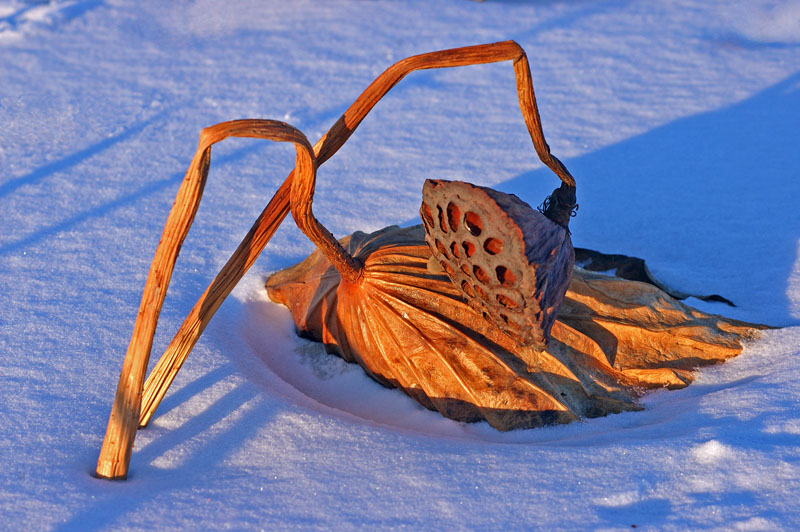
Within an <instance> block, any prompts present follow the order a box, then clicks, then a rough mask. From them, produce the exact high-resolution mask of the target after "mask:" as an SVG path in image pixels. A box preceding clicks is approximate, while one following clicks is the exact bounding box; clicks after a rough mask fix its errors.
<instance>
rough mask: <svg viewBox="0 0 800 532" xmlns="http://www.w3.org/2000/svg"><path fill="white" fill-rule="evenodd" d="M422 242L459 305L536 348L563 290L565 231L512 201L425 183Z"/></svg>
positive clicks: (465, 186) (569, 262)
mask: <svg viewBox="0 0 800 532" xmlns="http://www.w3.org/2000/svg"><path fill="white" fill-rule="evenodd" d="M420 215H421V217H422V221H423V226H424V227H425V233H426V234H425V240H426V242H427V244H428V246H429V247H430V249H431V251H432V253H433V255H434V257H435V258H436V260H437V261H438V263H439V264H440V265H441V267H442V270H444V272H445V273H446V274H447V276H448V277H449V278H450V280H451V281H452V282H453V284H454V285H455V286H456V287H457V288H458V289H459V290H460V291H461V293H462V294H463V296H464V299H465V300H466V301H467V302H468V303H469V304H470V306H472V307H473V308H474V309H476V310H477V311H478V313H479V314H481V315H483V317H484V318H485V319H487V320H489V321H490V322H492V323H493V324H494V325H496V326H497V327H499V328H500V329H501V330H502V331H504V332H505V333H506V334H507V335H509V336H510V337H511V338H513V339H514V340H515V341H517V342H519V343H521V344H522V345H529V346H532V347H534V348H536V349H544V348H545V347H546V346H547V341H548V339H549V337H550V329H551V328H552V326H553V322H554V321H555V318H556V315H557V314H558V308H559V306H560V305H561V301H562V300H563V299H564V294H565V293H566V291H567V287H568V286H569V282H570V277H571V274H572V267H573V265H574V263H575V252H574V251H573V249H572V241H571V239H570V236H569V231H568V230H567V229H566V228H565V227H563V226H561V225H559V224H557V223H555V222H553V221H552V220H550V219H549V218H547V217H546V216H545V215H543V214H542V213H540V212H538V211H537V210H535V209H533V208H531V206H530V205H528V204H527V203H525V202H524V201H522V200H520V199H519V198H518V197H516V196H514V195H511V194H505V193H503V192H498V191H496V190H492V189H490V188H485V187H479V186H475V185H472V184H470V183H465V182H463V181H445V180H430V179H429V180H427V181H426V182H425V185H424V187H423V189H422V206H421V207H420Z"/></svg>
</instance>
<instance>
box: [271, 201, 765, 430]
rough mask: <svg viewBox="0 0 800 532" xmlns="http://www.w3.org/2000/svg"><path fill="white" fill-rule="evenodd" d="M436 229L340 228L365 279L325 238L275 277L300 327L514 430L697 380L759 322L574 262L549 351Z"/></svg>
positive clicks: (389, 376)
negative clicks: (437, 254) (460, 277)
mask: <svg viewBox="0 0 800 532" xmlns="http://www.w3.org/2000/svg"><path fill="white" fill-rule="evenodd" d="M445 213H446V211H445ZM448 227H450V226H448ZM425 237H426V234H425V231H424V230H423V228H422V226H415V227H411V228H404V229H401V228H397V227H390V228H386V229H383V230H381V231H378V232H375V233H372V234H369V235H367V234H364V233H360V232H358V233H355V234H353V235H352V236H350V237H347V238H345V239H342V240H341V242H342V245H343V246H344V247H345V249H346V250H347V251H348V252H349V253H351V254H352V255H353V256H354V257H355V258H357V259H358V260H359V261H362V262H363V264H364V269H363V275H362V278H361V279H360V280H359V281H358V282H356V283H351V282H349V281H347V280H342V278H341V276H340V275H339V273H338V272H337V271H336V270H335V269H334V268H333V267H332V266H331V264H330V262H328V260H327V259H326V258H325V257H324V256H323V255H322V254H321V253H320V252H319V251H315V252H314V253H312V255H311V256H309V257H308V258H307V259H306V260H305V261H303V262H301V263H300V264H297V265H295V266H293V267H291V268H288V269H286V270H283V271H281V272H278V273H276V274H274V275H273V276H272V277H270V278H269V280H268V281H267V285H266V288H267V291H268V293H269V296H270V298H271V299H272V300H273V301H276V302H279V303H283V304H285V305H287V306H288V307H289V310H290V311H291V314H292V317H293V319H294V322H295V325H296V327H297V329H298V331H299V332H300V334H302V335H303V336H305V337H308V338H312V339H315V340H318V341H321V342H323V343H324V344H325V347H326V349H327V350H328V351H329V352H332V353H335V354H337V355H339V356H341V357H342V358H344V359H345V360H348V361H350V362H355V363H358V364H359V365H360V366H361V367H362V368H363V369H364V370H365V372H366V373H367V374H368V375H370V376H371V377H372V378H374V379H375V380H377V381H378V382H381V383H382V384H384V385H386V386H389V387H397V388H400V389H401V390H403V391H404V392H405V393H407V394H408V395H409V396H411V397H412V398H414V399H415V400H417V401H418V402H419V403H420V404H422V405H423V406H425V407H426V408H429V409H432V410H437V411H439V412H440V413H442V414H443V415H444V416H446V417H448V418H451V419H455V420H459V421H478V420H486V421H488V423H489V424H490V425H491V426H493V427H495V428H497V429H499V430H510V429H516V428H528V427H536V426H541V425H544V424H552V423H565V422H569V421H572V420H575V419H578V418H581V417H596V416H602V415H606V414H610V413H616V412H622V411H626V410H637V409H639V406H638V405H637V399H638V398H639V397H640V396H641V394H642V393H643V390H645V389H649V388H661V387H669V388H680V387H683V386H686V385H687V384H688V383H689V382H691V379H692V371H693V370H694V369H695V368H696V367H697V366H701V365H705V364H712V363H716V362H719V361H722V360H725V359H727V358H730V357H732V356H735V355H736V354H738V353H739V352H740V351H741V349H742V341H743V340H744V339H746V338H747V337H749V336H751V335H752V334H754V333H755V330H756V329H757V328H758V326H756V325H752V324H747V323H742V322H737V321H734V320H727V319H725V318H721V317H719V316H712V315H708V314H704V313H702V312H699V311H697V310H695V309H692V308H691V307H688V306H686V305H684V304H682V303H680V302H679V301H676V300H674V299H673V298H671V297H670V296H669V295H667V294H665V293H664V292H663V291H661V290H659V289H658V288H656V287H654V286H650V285H646V284H644V283H639V282H635V281H627V280H623V279H617V278H613V277H607V276H602V275H598V274H593V273H590V272H586V271H584V270H582V269H580V268H575V269H574V271H573V275H572V280H571V283H570V287H569V290H568V291H567V293H566V296H565V299H564V303H563V304H562V306H561V310H560V312H559V315H558V317H557V319H556V320H555V322H554V324H553V326H552V330H551V335H552V338H551V341H550V344H549V346H548V348H547V349H546V350H544V351H537V350H536V349H535V348H533V347H532V346H526V345H523V344H521V343H520V342H518V341H516V340H515V339H513V338H512V337H511V336H510V335H508V334H506V333H505V332H503V331H502V330H501V329H499V328H498V327H497V326H495V325H494V324H493V323H491V322H490V321H487V320H486V319H484V318H483V316H482V314H481V313H479V312H478V311H477V310H476V309H475V308H474V307H473V306H471V305H469V304H468V303H466V302H465V300H464V299H463V297H462V294H461V291H460V290H459V289H457V288H456V287H455V286H454V285H453V284H452V283H451V281H450V279H449V277H448V276H447V275H445V274H443V273H436V272H432V271H431V270H430V269H429V268H428V261H429V260H430V259H431V257H432V254H431V251H430V248H429V247H428V245H427V244H426V243H425Z"/></svg>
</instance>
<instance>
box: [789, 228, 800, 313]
mask: <svg viewBox="0 0 800 532" xmlns="http://www.w3.org/2000/svg"><path fill="white" fill-rule="evenodd" d="M787 285H788V286H787V287H786V297H787V298H788V299H789V312H790V313H791V315H792V317H793V318H800V240H798V241H797V260H795V261H794V266H793V267H792V273H790V274H789V281H788V283H787Z"/></svg>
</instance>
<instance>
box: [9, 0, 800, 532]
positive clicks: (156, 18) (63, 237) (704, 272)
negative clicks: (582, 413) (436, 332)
mask: <svg viewBox="0 0 800 532" xmlns="http://www.w3.org/2000/svg"><path fill="white" fill-rule="evenodd" d="M506 39H515V40H517V41H518V42H519V43H520V44H521V45H522V46H523V47H524V48H525V49H526V50H527V51H528V55H529V57H530V58H531V65H532V70H533V76H534V82H535V85H536V89H537V96H538V99H539V104H540V107H541V112H542V118H543V123H544V128H545V133H546V135H547V138H548V141H549V143H550V145H551V147H552V149H553V152H554V153H555V154H556V155H557V156H559V157H560V158H561V159H562V160H564V161H565V163H566V164H567V165H568V167H569V168H570V170H571V171H572V173H573V174H574V175H575V176H576V177H577V179H578V184H579V188H578V193H579V201H580V203H581V209H580V212H579V215H578V217H577V218H576V219H575V220H574V222H573V225H572V229H573V233H574V238H575V243H576V245H579V246H585V247H591V248H595V249H600V250H603V251H607V252H615V253H627V254H631V255H637V256H641V257H644V258H646V259H647V260H648V262H649V264H650V265H651V267H652V269H653V270H654V271H655V273H656V274H657V275H658V276H660V277H661V278H662V279H664V280H665V281H667V282H668V283H669V284H671V285H673V286H675V287H676V288H679V289H681V290H685V291H688V292H696V293H719V294H722V295H724V296H726V297H728V298H729V299H731V300H733V301H734V302H735V303H737V305H738V306H737V307H736V308H735V309H731V308H729V307H726V306H721V305H714V304H700V306H702V308H703V309H705V310H710V311H712V312H719V313H725V314H727V315H730V316H733V317H736V318H739V319H745V320H750V321H756V322H763V323H768V324H771V325H777V326H782V327H784V328H782V329H779V330H774V331H770V332H769V333H768V334H767V335H766V336H765V337H764V338H763V339H761V340H759V341H756V342H753V343H752V344H751V345H749V346H748V347H747V348H746V350H745V352H744V353H743V354H742V355H741V356H740V357H738V358H737V359H734V360H733V361H731V362H729V363H727V364H725V365H723V366H719V367H715V368H711V369H706V370H703V371H702V372H700V373H699V375H698V379H697V381H696V383H695V384H693V385H692V386H691V387H689V388H688V389H686V390H683V391H678V392H660V393H655V394H652V395H651V396H649V397H648V398H647V399H646V400H645V401H644V405H645V407H646V409H645V410H644V411H642V412H637V413H628V414H624V415H617V416H612V417H609V418H604V419H595V420H591V421H586V422H581V423H576V424H573V425H570V426H564V427H557V428H546V429H540V430H530V431H518V432H512V433H506V434H499V433H496V432H494V431H492V430H491V429H489V428H488V427H487V426H485V425H480V424H478V425H463V424H458V423H454V422H451V421H448V420H445V419H443V418H441V417H440V416H438V415H437V414H433V413H431V412H428V411H424V410H422V409H421V408H419V407H418V406H416V404H415V403H413V402H411V400H409V399H407V398H406V397H405V396H403V395H402V394H400V393H399V392H396V391H389V390H385V389H383V388H381V387H380V386H378V385H376V384H374V383H373V382H372V381H370V380H368V379H367V378H365V377H364V376H363V374H362V373H361V370H359V369H358V368H354V367H351V366H347V365H345V364H343V363H341V362H340V361H339V360H338V359H335V358H332V357H327V356H325V355H324V354H323V353H321V351H320V349H319V348H318V347H317V346H315V345H313V344H310V343H308V342H306V341H303V340H300V339H297V338H296V337H295V336H294V334H293V331H292V326H291V323H290V319H289V316H288V312H287V311H285V310H284V309H283V308H281V307H278V306H276V305H273V304H272V303H269V302H268V301H267V300H266V297H265V294H264V293H263V291H262V288H261V286H262V282H263V278H264V277H265V276H266V275H267V274H268V273H270V272H272V271H275V270H277V269H280V268H283V267H286V266H288V265H290V264H293V263H294V262H296V261H298V260H300V259H302V258H303V257H304V256H305V255H306V254H307V253H308V252H310V251H311V249H312V246H311V244H310V243H309V242H308V241H307V240H306V239H305V238H304V237H303V236H302V235H301V234H300V232H299V231H298V230H297V229H296V228H294V227H293V226H292V224H291V223H287V224H286V225H285V226H284V227H283V228H281V229H280V230H279V232H278V233H277V234H276V236H275V238H274V239H273V242H272V243H270V245H269V246H268V248H267V250H266V252H265V253H264V255H263V256H262V257H261V258H260V259H259V261H258V262H257V263H256V265H255V267H254V268H253V272H252V273H251V274H250V275H248V277H247V278H245V280H244V281H243V282H242V284H241V285H240V286H239V287H238V288H237V289H236V292H235V294H234V296H235V297H232V298H230V299H229V300H228V301H227V302H226V303H225V305H223V307H222V309H221V310H220V313H219V314H218V315H217V317H216V318H215V319H214V321H213V322H212V324H211V326H210V327H209V329H208V331H207V332H206V335H205V336H204V337H203V339H202V340H201V342H200V344H199V345H198V347H197V348H196V349H195V351H194V352H193V353H192V355H191V357H190V358H189V361H188V362H187V364H186V366H185V367H184V369H183V370H182V373H181V374H180V375H179V377H178V379H177V380H176V382H175V384H174V385H173V387H172V389H171V391H170V394H169V395H168V396H167V397H166V399H165V401H164V403H163V404H162V406H161V409H160V410H159V413H158V414H157V417H156V418H155V420H154V421H153V423H152V425H151V427H150V428H148V429H147V430H144V431H141V432H140V433H139V436H138V438H137V442H136V449H135V452H134V455H133V459H132V472H131V476H130V479H129V480H128V481H127V482H120V483H109V482H105V481H100V480H96V479H94V478H92V477H91V476H90V472H91V471H92V470H93V469H94V464H95V461H96V458H97V452H98V450H99V447H100V443H101V440H102V436H103V432H104V430H105V425H106V421H107V419H108V412H109V409H110V405H111V401H112V398H113V394H114V388H115V386H116V381H117V378H118V375H119V369H120V366H121V363H122V358H123V355H124V351H125V347H126V346H127V342H128V339H129V335H130V332H131V328H132V325H133V320H134V318H135V314H136V309H137V307H138V301H139V297H140V294H141V289H142V286H143V283H144V278H145V275H146V272H147V268H148V266H149V263H150V260H151V258H152V255H153V251H154V249H155V246H156V244H157V242H158V238H159V235H160V232H161V228H162V224H163V222H164V219H165V217H166V213H167V211H168V209H169V207H170V205H171V202H172V199H173V198H174V194H175V192H176V190H177V187H178V184H179V182H180V180H181V178H182V176H183V172H184V171H185V169H186V167H187V165H188V163H189V160H190V158H191V155H192V154H193V152H194V148H195V146H196V142H197V137H198V133H199V131H200V129H201V128H203V127H205V126H208V125H211V124H213V123H216V122H219V121H223V120H229V119H233V118H244V117H262V118H277V119H281V120H285V121H288V122H290V123H292V124H294V125H295V126H297V127H299V128H300V129H301V130H303V131H304V132H305V133H306V135H308V137H309V138H310V139H311V140H312V142H313V141H315V140H316V139H317V138H319V136H320V135H321V134H322V133H324V131H326V130H327V128H328V127H329V126H330V125H331V124H332V123H333V122H334V120H335V119H336V118H337V117H338V115H339V114H340V113H341V112H343V111H344V109H345V108H346V107H347V106H348V105H349V104H350V103H351V102H352V100H353V99H354V98H355V97H356V96H357V95H358V94H359V93H360V91H361V90H362V89H363V88H365V87H366V86H367V85H368V84H369V82H370V81H371V80H372V79H373V78H374V77H375V76H376V75H377V74H379V73H380V72H381V71H382V70H383V69H384V68H385V67H387V66H388V65H390V64H391V63H393V62H394V61H396V60H399V59H401V58H403V57H406V56H408V55H412V54H415V53H421V52H426V51H432V50H435V49H441V48H448V47H453V46H462V45H468V44H477V43H481V42H492V41H498V40H506ZM0 72H1V73H2V74H1V75H0V76H1V78H0V124H2V126H0V213H1V214H2V216H0V272H2V274H0V353H2V356H0V519H1V520H2V521H1V522H2V523H3V526H4V527H7V528H9V529H11V530H26V531H27V530H64V531H66V530H92V529H102V530H136V529H152V530H211V529H233V530H251V529H252V530H259V529H264V530H275V529H278V530H281V529H323V530H330V529H336V530H348V529H362V530H371V529H376V528H377V529H401V528H408V529H414V530H416V529H422V528H426V529H438V530H466V529H480V530H488V529H495V530H505V529H508V530H522V529H542V530H587V529H593V530H629V529H631V528H632V527H633V526H634V525H636V527H637V528H638V529H654V530H655V529H658V530H687V529H691V530H704V529H710V530H781V529H783V530H796V529H798V528H800V509H798V505H797V501H798V498H800V414H799V413H798V412H799V411H800V409H799V408H798V406H800V384H798V383H799V382H800V327H799V326H798V325H800V214H799V213H798V203H800V157H798V145H800V133H799V132H800V3H799V2H796V1H768V0H759V1H755V0H754V1H744V0H743V1H740V2H731V1H730V0H724V1H721V0H720V1H705V0H683V1H675V2H658V3H656V2H629V1H621V0H620V1H608V2H582V1H561V2H559V1H548V2H530V3H527V2H515V1H511V0H509V1H505V2H504V1H495V2H493V1H488V0H487V1H486V2H470V1H466V0H450V1H441V2H429V1H427V0H419V1H414V0H408V1H398V2H391V3H390V2H352V1H341V2H318V3H313V2H274V3H271V2H237V3H229V4H226V5H224V6H223V5H222V4H221V3H219V4H218V3H213V2H204V1H197V2H187V1H177V2H164V3H136V2H122V1H117V0H87V1H70V0H65V1H58V0H53V1H51V2H24V1H22V0H10V1H9V0H0ZM214 150H215V151H214V158H213V163H212V170H211V176H210V178H209V184H208V186H207V189H206V190H207V191H206V197H205V199H204V203H203V205H202V206H201V208H200V212H199V214H198V218H197V222H196V225H195V227H194V228H193V229H192V232H191V233H190V235H189V238H188V239H187V241H186V244H185V246H184V252H183V253H182V255H181V258H180V260H179V261H178V267H177V270H176V274H175V277H174V280H173V284H172V286H171V288H170V292H169V295H168V297H167V302H166V305H165V308H164V312H163V314H162V319H161V326H160V329H159V333H158V335H157V337H156V346H155V349H154V351H155V354H156V355H158V354H160V351H161V350H162V349H163V348H164V347H165V345H166V343H167V342H168V340H169V338H170V337H171V335H172V333H173V332H174V331H175V330H176V329H177V327H178V325H179V324H180V321H182V319H183V316H184V315H185V313H186V312H187V310H188V309H189V307H190V306H191V304H192V303H193V302H194V300H195V299H196V297H197V296H198V295H199V294H200V293H201V292H202V290H203V289H204V288H205V286H206V284H207V282H208V281H209V280H210V279H211V278H212V277H213V275H214V274H215V273H216V272H217V270H218V269H219V267H220V266H221V265H222V264H223V263H224V262H225V260H226V259H227V257H228V256H229V254H230V253H231V252H232V251H233V249H234V247H235V246H236V244H237V243H238V241H239V240H240V239H241V237H242V236H243V235H244V233H245V231H246V229H247V228H248V227H249V225H250V223H251V221H252V220H253V219H254V218H255V216H256V215H257V214H258V213H259V212H260V210H261V208H262V207H263V205H264V204H266V202H267V200H268V199H269V198H270V197H271V195H272V193H273V192H274V190H275V189H276V188H277V186H278V184H279V183H280V182H281V181H282V180H283V178H284V177H285V176H286V174H287V173H288V171H289V170H290V169H291V166H292V164H293V153H292V149H291V148H289V147H287V146H278V145H274V144H271V143H267V142H263V141H262V142H256V141H246V140H234V141H228V142H226V143H225V144H223V145H220V146H218V147H215V149H214ZM427 177H439V178H463V179H466V180H469V181H472V182H475V183H478V184H484V185H492V186H496V187H498V188H500V189H501V190H504V191H509V192H514V193H516V194H518V195H519V196H521V197H522V198H523V199H525V200H527V201H528V202H529V203H532V204H538V203H539V202H540V201H541V199H542V198H543V197H544V196H545V195H546V194H547V193H548V192H549V191H550V190H551V189H552V188H553V187H554V186H555V185H556V181H555V178H554V176H552V174H550V173H549V172H547V171H545V170H543V169H542V166H541V164H539V163H538V161H537V160H536V159H535V155H534V153H533V150H532V149H531V147H530V141H529V140H528V139H527V138H526V132H525V129H524V125H523V123H522V120H521V118H520V116H519V110H518V107H517V102H516V99H515V91H514V83H513V74H512V69H511V67H510V64H495V65H487V66H479V67H469V68H462V69H457V70H449V71H427V72H420V73H415V74H413V75H411V76H410V77H409V78H407V79H406V80H404V81H403V82H402V83H401V84H400V85H398V86H397V87H396V88H395V89H394V90H393V91H392V93H390V95H389V96H388V97H387V98H386V99H385V101H382V102H381V103H380V104H379V105H378V107H377V108H376V109H375V110H374V112H373V113H372V114H371V116H370V117H369V118H368V119H367V120H366V121H365V122H364V124H363V125H362V126H361V128H360V129H359V130H358V132H357V133H356V134H355V135H354V136H353V138H352V140H351V141H350V142H349V143H348V144H347V146H346V147H345V148H343V149H342V151H341V152H340V153H339V154H338V155H337V156H336V157H334V158H333V159H332V160H331V161H330V162H328V163H327V164H326V165H325V166H324V167H323V168H322V169H321V171H320V173H319V182H318V183H319V184H318V189H317V190H318V191H317V200H316V202H315V212H316V213H317V215H318V217H319V218H320V219H321V220H322V221H323V222H324V223H325V224H326V225H327V226H328V227H329V228H330V229H331V230H332V231H333V232H334V234H336V235H340V236H343V235H345V234H347V233H349V232H352V231H353V230H356V229H361V230H374V229H378V228H380V227H383V226H385V225H390V224H394V223H403V224H410V223H415V220H416V211H417V208H418V205H419V203H418V202H419V198H420V189H421V186H422V182H423V181H424V179H425V178H427Z"/></svg>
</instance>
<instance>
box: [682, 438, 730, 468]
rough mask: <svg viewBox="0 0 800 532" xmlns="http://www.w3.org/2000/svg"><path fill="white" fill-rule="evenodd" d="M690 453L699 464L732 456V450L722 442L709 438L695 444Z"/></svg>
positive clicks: (710, 462) (711, 462)
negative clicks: (704, 441)
mask: <svg viewBox="0 0 800 532" xmlns="http://www.w3.org/2000/svg"><path fill="white" fill-rule="evenodd" d="M691 455H692V458H694V459H695V460H696V461H698V462H699V463H701V464H714V463H716V462H719V461H720V460H723V459H725V458H730V457H731V456H733V450H732V449H731V448H730V447H728V446H727V445H725V444H724V443H720V442H718V441H716V440H710V441H707V442H706V443H703V444H700V445H697V446H695V447H694V448H693V449H692V451H691Z"/></svg>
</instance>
